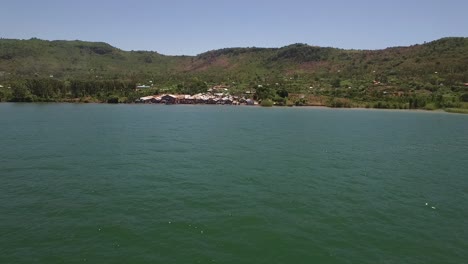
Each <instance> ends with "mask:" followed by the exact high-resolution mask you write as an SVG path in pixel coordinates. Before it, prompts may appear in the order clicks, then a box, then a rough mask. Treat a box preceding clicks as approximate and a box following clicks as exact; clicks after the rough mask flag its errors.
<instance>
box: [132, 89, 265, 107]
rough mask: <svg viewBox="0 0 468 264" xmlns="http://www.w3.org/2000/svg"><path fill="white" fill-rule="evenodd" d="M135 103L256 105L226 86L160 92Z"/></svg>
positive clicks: (253, 101) (141, 98) (251, 100)
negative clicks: (189, 92)
mask: <svg viewBox="0 0 468 264" xmlns="http://www.w3.org/2000/svg"><path fill="white" fill-rule="evenodd" d="M136 102H137V103H145V104H212V105H215V104H218V105H257V104H258V102H256V101H255V100H253V99H247V98H245V97H239V96H232V95H230V94H229V92H228V87H227V86H221V85H220V86H214V87H213V88H210V89H208V92H207V93H199V94H195V95H189V94H162V95H151V96H144V97H140V98H139V99H138V100H137V101H136Z"/></svg>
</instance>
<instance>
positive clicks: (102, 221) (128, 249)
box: [0, 104, 468, 264]
mask: <svg viewBox="0 0 468 264" xmlns="http://www.w3.org/2000/svg"><path fill="white" fill-rule="evenodd" d="M426 203H427V205H426ZM433 207H434V208H435V209H434V208H433ZM467 261H468V115H458V114H446V113H431V112H409V111H401V112H400V111H376V110H337V109H315V108H268V109H266V108H259V107H234V106H164V105H105V104H103V105H98V104H96V105H94V104H0V263H2V264H4V263H233V264H234V263H236V264H238V263H395V264H397V263H398V264H400V263H444V264H446V263H467Z"/></svg>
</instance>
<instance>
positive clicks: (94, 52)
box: [0, 38, 468, 108]
mask: <svg viewBox="0 0 468 264" xmlns="http://www.w3.org/2000/svg"><path fill="white" fill-rule="evenodd" d="M467 82H468V38H444V39H440V40H436V41H433V42H429V43H425V44H421V45H413V46H410V47H394V48H388V49H384V50H343V49H336V48H322V47H314V46H309V45H305V44H293V45H289V46H286V47H282V48H226V49H221V50H214V51H208V52H205V53H202V54H199V55H197V56H165V55H162V54H159V53H157V52H148V51H123V50H120V49H118V48H115V47H112V46H110V45H109V44H106V43H100V42H84V41H44V40H39V39H30V40H11V39H1V40H0V85H2V86H3V87H0V100H2V101H7V100H10V101H12V100H13V101H64V100H76V99H77V98H93V100H97V101H105V100H107V99H106V98H110V97H113V98H114V97H116V98H120V100H121V101H131V100H133V99H134V98H135V97H137V96H140V95H142V94H145V93H157V92H184V93H194V92H199V91H202V90H204V89H206V88H207V87H208V86H212V85H217V84H226V85H229V86H230V90H231V92H232V93H239V94H240V93H243V92H245V91H246V90H253V91H255V90H257V93H256V95H255V96H256V97H257V99H260V100H261V99H271V100H273V101H275V102H277V104H296V105H301V104H323V105H330V106H337V107H338V106H369V107H384V108H387V107H388V108H410V107H412V108H421V107H425V108H441V107H464V103H463V101H464V100H465V99H467V98H466V97H468V96H466V93H467V92H468V91H467V90H468V89H467V88H468V87H467V86H466V85H465V83H467ZM136 84H147V85H151V86H152V87H153V88H152V89H149V90H146V91H138V92H135V91H134V88H135V86H136ZM8 87H10V88H8ZM415 101H416V102H417V103H416V104H415V103H414V102H415Z"/></svg>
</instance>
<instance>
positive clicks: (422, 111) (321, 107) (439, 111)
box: [0, 101, 468, 115]
mask: <svg viewBox="0 0 468 264" xmlns="http://www.w3.org/2000/svg"><path fill="white" fill-rule="evenodd" d="M0 104H70V105H145V106H150V105H151V106H155V105H157V106H208V107H242V108H244V107H247V108H262V109H268V108H270V109H273V108H274V109H280V108H281V109H283V108H284V109H310V110H312V109H315V110H319V109H322V110H326V109H328V110H342V111H359V110H366V111H382V112H412V113H447V114H461V115H467V114H468V110H467V112H456V111H453V110H452V111H446V110H444V109H435V110H426V109H393V108H366V107H329V106H313V105H304V106H271V107H264V106H261V105H244V104H242V105H229V104H225V105H223V104H169V105H166V104H142V103H118V104H113V103H106V102H67V101H64V102H0ZM463 110H465V109H463V108H462V110H461V111H463Z"/></svg>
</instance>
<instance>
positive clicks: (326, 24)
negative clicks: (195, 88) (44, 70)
mask: <svg viewBox="0 0 468 264" xmlns="http://www.w3.org/2000/svg"><path fill="white" fill-rule="evenodd" d="M0 10H1V12H0V37H3V38H20V39H29V38H31V37H37V38H41V39H48V40H56V39H67V40H73V39H80V40H88V41H103V42H107V43H109V44H111V45H113V46H116V47H118V48H121V49H124V50H154V51H157V52H160V53H162V54H167V55H176V54H177V55H180V54H186V55H194V54H198V53H201V52H204V51H208V50H212V49H218V48H225V47H247V46H256V47H280V46H285V45H289V44H292V43H298V42H300V43H307V44H310V45H317V46H331V47H338V48H353V49H380V48H386V47H390V46H404V45H411V44H416V43H423V42H424V41H431V40H435V39H438V38H441V37H447V36H460V37H468V1H467V0H438V1H434V0H414V1H412V0H405V1H402V0H393V1H390V0H387V1H376V0H374V1H370V0H356V1H351V0H349V1H345V0H328V1H327V0H322V1H313V0H308V1H307V0H283V1H276V0H270V1H266V0H265V1H263V0H259V1H255V0H249V1H246V0H227V1H225V0H154V1H151V0H133V1H124V0H120V1H119V0H115V1H111V0H92V1H91V0H70V1H69V0H30V1H27V0H2V1H1V2H0Z"/></svg>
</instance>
